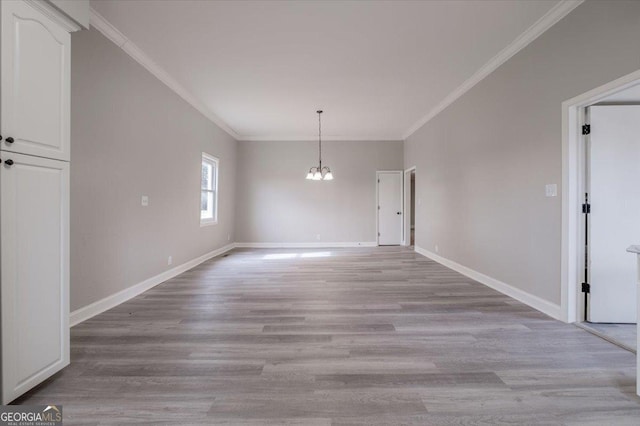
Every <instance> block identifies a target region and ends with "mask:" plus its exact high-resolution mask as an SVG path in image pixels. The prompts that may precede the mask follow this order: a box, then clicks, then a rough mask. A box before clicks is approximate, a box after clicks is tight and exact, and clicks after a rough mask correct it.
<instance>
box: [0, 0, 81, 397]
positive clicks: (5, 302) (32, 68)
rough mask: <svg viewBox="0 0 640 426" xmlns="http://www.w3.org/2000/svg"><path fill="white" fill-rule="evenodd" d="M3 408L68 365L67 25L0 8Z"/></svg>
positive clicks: (33, 12)
mask: <svg viewBox="0 0 640 426" xmlns="http://www.w3.org/2000/svg"><path fill="white" fill-rule="evenodd" d="M0 14H1V21H0V22H1V29H0V36H1V43H0V46H1V47H0V49H1V52H0V60H1V64H0V73H1V75H0V78H1V83H0V108H1V110H0V136H1V139H0V285H1V292H0V309H1V317H0V321H1V339H2V351H1V356H2V369H1V372H0V374H1V380H2V388H1V392H2V403H3V404H6V403H8V402H10V401H12V400H14V399H15V398H17V397H18V396H20V395H22V394H23V393H25V392H26V391H28V390H29V389H31V388H32V387H34V386H35V385H37V384H38V383H40V382H42V381H43V380H45V379H46V378H48V377H50V376H51V375H53V374H54V373H56V372H57V371H59V370H61V369H62V368H64V367H65V366H66V365H68V364H69V165H70V156H69V136H70V117H69V115H70V101H69V98H70V75H71V73H70V64H71V62H70V59H71V35H70V32H71V31H74V30H75V29H80V28H79V27H77V28H75V27H74V24H73V22H71V21H70V20H69V19H68V17H66V16H64V15H63V14H61V13H60V12H59V11H58V10H56V9H55V8H54V7H52V6H51V5H50V4H47V3H46V2H39V1H4V0H3V1H1V2H0Z"/></svg>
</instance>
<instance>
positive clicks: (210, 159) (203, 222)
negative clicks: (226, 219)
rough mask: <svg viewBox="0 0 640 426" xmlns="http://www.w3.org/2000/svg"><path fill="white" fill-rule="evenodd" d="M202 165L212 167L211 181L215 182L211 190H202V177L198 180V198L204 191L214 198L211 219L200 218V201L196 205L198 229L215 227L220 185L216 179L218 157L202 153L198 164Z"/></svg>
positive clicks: (218, 167) (217, 175) (218, 175)
mask: <svg viewBox="0 0 640 426" xmlns="http://www.w3.org/2000/svg"><path fill="white" fill-rule="evenodd" d="M202 163H209V164H210V165H211V166H213V172H214V176H213V181H214V182H215V187H214V188H213V189H211V190H208V189H202V177H201V178H200V185H199V186H200V196H202V193H203V192H204V191H207V192H213V194H214V197H215V202H214V203H213V205H214V207H215V210H214V211H213V217H207V218H202V205H201V202H202V201H200V202H199V203H198V205H199V206H200V207H199V209H198V211H199V212H200V227H203V226H209V225H217V224H218V199H219V198H220V197H218V188H219V187H220V185H219V184H218V183H219V182H218V179H219V177H220V173H219V169H220V159H219V158H218V157H214V156H213V155H211V154H207V153H206V152H204V151H203V152H202V160H201V162H200V164H201V165H202Z"/></svg>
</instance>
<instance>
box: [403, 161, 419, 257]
mask: <svg viewBox="0 0 640 426" xmlns="http://www.w3.org/2000/svg"><path fill="white" fill-rule="evenodd" d="M404 211H405V212H407V214H406V215H405V218H404V231H403V235H404V238H403V243H402V245H404V246H409V247H415V244H416V168H415V166H414V167H411V168H409V169H407V170H405V171H404Z"/></svg>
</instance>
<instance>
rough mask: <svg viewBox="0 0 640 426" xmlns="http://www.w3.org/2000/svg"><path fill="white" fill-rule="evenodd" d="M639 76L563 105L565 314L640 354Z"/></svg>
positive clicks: (624, 79) (593, 331)
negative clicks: (639, 266)
mask: <svg viewBox="0 0 640 426" xmlns="http://www.w3.org/2000/svg"><path fill="white" fill-rule="evenodd" d="M638 134H640V71H638V72H636V73H633V74H631V75H629V76H626V77H623V78H622V79H619V80H616V81H614V82H612V83H609V84H607V85H605V86H602V87H600V88H598V89H594V90H592V91H590V92H588V93H586V94H584V95H581V96H579V97H577V98H574V99H572V100H570V101H567V102H565V103H564V104H563V139H564V140H563V141H564V144H563V165H564V167H563V175H564V176H563V188H565V190H564V191H563V260H562V271H563V276H562V280H563V283H562V284H563V285H562V305H563V314H564V315H566V318H565V319H566V320H567V321H568V322H576V323H577V324H578V325H579V326H580V327H582V328H584V329H587V330H588V331H590V332H592V333H594V334H596V335H598V336H600V337H602V338H605V339H606V340H609V341H611V342H612V343H615V344H617V345H619V346H622V347H624V348H625V349H628V350H630V351H634V352H635V351H636V348H637V342H638V336H637V326H636V323H637V318H638V303H637V294H636V292H637V280H638V278H637V277H638V275H637V274H638V272H637V271H636V263H637V262H636V256H635V255H632V254H631V253H627V251H626V249H627V248H628V247H629V246H631V245H636V244H640V220H639V219H638V217H639V216H638V213H639V212H640V189H639V187H638V186H637V181H638V179H639V178H640V169H639V168H638V167H637V164H639V163H640V139H639V138H638V137H637V135H638Z"/></svg>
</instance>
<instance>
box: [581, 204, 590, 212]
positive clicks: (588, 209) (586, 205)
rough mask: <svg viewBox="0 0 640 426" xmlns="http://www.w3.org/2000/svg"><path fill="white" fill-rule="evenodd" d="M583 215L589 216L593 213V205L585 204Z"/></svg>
mask: <svg viewBox="0 0 640 426" xmlns="http://www.w3.org/2000/svg"><path fill="white" fill-rule="evenodd" d="M582 213H584V214H589V213H591V204H586V203H585V204H583V205H582Z"/></svg>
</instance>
